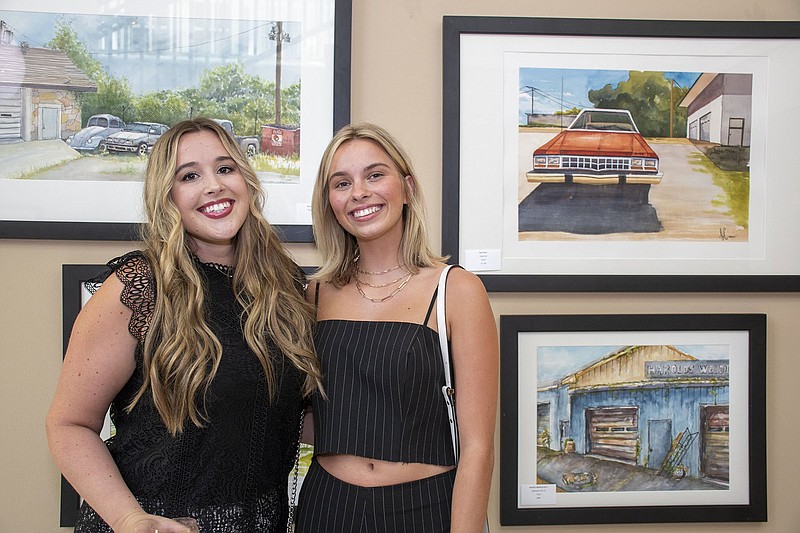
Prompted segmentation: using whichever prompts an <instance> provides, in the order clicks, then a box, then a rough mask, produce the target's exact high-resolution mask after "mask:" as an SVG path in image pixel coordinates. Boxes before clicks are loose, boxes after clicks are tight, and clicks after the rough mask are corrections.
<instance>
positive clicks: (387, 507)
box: [295, 457, 456, 533]
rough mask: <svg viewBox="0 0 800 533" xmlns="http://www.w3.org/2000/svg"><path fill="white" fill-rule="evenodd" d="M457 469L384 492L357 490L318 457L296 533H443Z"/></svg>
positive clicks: (305, 484) (300, 504) (302, 498)
mask: <svg viewBox="0 0 800 533" xmlns="http://www.w3.org/2000/svg"><path fill="white" fill-rule="evenodd" d="M455 478H456V470H455V469H453V470H450V471H448V472H444V473H442V474H437V475H435V476H431V477H428V478H424V479H419V480H416V481H409V482H408V483H400V484H398V485H389V486H386V487H359V486H358V485H351V484H350V483H346V482H344V481H342V480H341V479H338V478H336V477H334V476H332V475H331V474H329V473H328V472H327V471H326V470H325V469H324V468H322V467H321V466H320V465H319V463H317V459H316V457H315V458H314V459H313V460H312V461H311V467H310V468H309V470H308V474H306V477H305V479H304V480H303V487H302V490H301V491H300V500H299V502H298V509H297V512H298V514H297V526H296V528H295V532H296V533H322V532H324V533H408V532H414V533H445V532H448V531H450V506H451V503H452V498H453V484H454V483H455Z"/></svg>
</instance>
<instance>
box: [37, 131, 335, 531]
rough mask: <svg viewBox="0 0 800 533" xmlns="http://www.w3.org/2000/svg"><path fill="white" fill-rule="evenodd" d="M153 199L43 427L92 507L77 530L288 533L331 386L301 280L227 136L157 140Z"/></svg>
mask: <svg viewBox="0 0 800 533" xmlns="http://www.w3.org/2000/svg"><path fill="white" fill-rule="evenodd" d="M144 191H145V194H144V198H145V211H146V213H147V217H148V220H149V223H148V224H146V225H145V226H143V234H142V240H143V241H144V250H142V251H135V252H131V253H128V254H126V255H124V256H122V257H119V258H116V259H114V260H112V261H111V262H109V266H110V267H111V272H110V273H109V274H108V277H107V279H101V280H98V281H99V282H101V283H102V285H100V287H99V289H97V291H96V293H95V295H94V296H92V298H91V299H89V301H88V303H87V304H86V306H85V307H84V308H83V309H82V310H81V312H80V314H79V315H78V318H77V319H76V321H75V324H74V327H73V330H72V335H71V337H70V341H69V346H68V348H67V354H66V357H65V360H64V365H63V367H62V371H61V377H60V378H59V385H58V389H57V391H56V394H55V399H54V400H53V404H52V407H51V409H50V412H49V414H48V418H47V430H48V439H49V443H50V448H51V451H52V454H53V456H54V458H55V459H56V462H57V464H58V466H59V467H60V468H61V470H62V472H63V473H64V476H65V477H66V479H67V480H68V481H69V482H70V484H71V485H72V486H73V487H74V488H75V489H76V491H77V492H78V493H79V494H80V495H81V496H82V497H83V498H84V500H85V501H84V504H83V505H82V507H81V510H80V516H79V518H78V521H77V525H76V528H75V531H77V532H104V533H107V532H110V531H111V530H112V528H113V531H116V532H126V533H135V532H140V531H152V530H154V529H157V530H158V531H162V532H165V533H175V532H184V531H187V530H186V526H181V525H180V524H179V523H178V522H177V521H175V520H171V519H170V518H171V517H192V518H194V519H195V520H196V521H197V523H198V525H199V531H201V532H211V531H263V532H268V533H276V532H278V531H285V530H286V525H287V520H288V517H289V505H288V502H287V498H286V482H287V479H288V475H289V471H290V470H291V468H292V463H293V461H294V459H295V458H296V456H297V453H298V452H297V450H298V445H299V435H300V432H301V431H302V422H301V420H302V418H303V416H304V412H305V404H306V403H307V400H306V397H307V396H308V394H310V392H311V391H313V390H315V389H316V388H318V387H319V386H320V373H319V370H318V367H317V362H316V358H315V356H314V353H313V348H312V346H311V337H310V332H311V324H312V319H313V315H312V312H311V309H310V306H309V305H308V304H307V303H306V302H305V300H304V298H303V292H302V288H303V282H304V279H303V274H302V271H301V270H300V269H299V267H298V266H297V265H296V264H295V263H294V262H293V261H292V260H291V259H290V257H289V255H288V254H287V253H286V251H285V250H284V249H283V247H282V246H281V244H280V242H279V240H278V238H277V235H276V234H275V232H274V230H273V229H272V227H271V226H270V225H269V223H267V221H266V220H265V219H264V217H263V215H262V207H263V195H262V193H261V189H260V185H259V180H258V178H257V177H256V174H255V172H254V171H253V169H252V168H251V167H250V166H249V163H248V161H247V158H246V157H245V156H244V154H243V153H242V152H241V151H240V149H239V147H238V146H237V144H236V142H235V140H234V139H232V138H231V137H230V135H229V134H228V133H226V132H225V131H224V130H223V129H222V128H221V127H220V126H219V125H218V124H216V123H215V122H213V121H211V120H209V119H204V118H198V119H194V120H191V121H184V122H181V123H178V124H177V125H175V126H174V127H173V128H172V129H170V130H169V131H167V132H166V133H165V134H164V135H163V136H161V138H160V139H159V140H158V141H157V142H156V143H155V145H154V147H153V152H152V154H151V156H150V158H149V159H148V164H147V172H146V177H145V185H144ZM109 407H110V409H111V418H112V422H113V424H114V427H115V428H116V434H115V436H114V438H113V439H112V440H110V441H109V442H108V443H107V444H106V443H104V442H103V441H102V440H101V438H100V436H99V435H98V432H99V431H100V428H101V426H102V423H103V419H104V417H105V413H106V411H108V409H109Z"/></svg>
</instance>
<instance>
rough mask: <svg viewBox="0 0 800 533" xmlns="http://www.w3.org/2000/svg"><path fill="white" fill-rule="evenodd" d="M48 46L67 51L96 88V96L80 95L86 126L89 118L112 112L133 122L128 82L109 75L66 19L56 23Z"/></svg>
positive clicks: (83, 121)
mask: <svg viewBox="0 0 800 533" xmlns="http://www.w3.org/2000/svg"><path fill="white" fill-rule="evenodd" d="M45 46H46V47H48V48H50V49H52V50H60V51H62V52H64V53H65V54H66V55H67V57H69V58H70V60H72V62H73V63H75V65H76V66H77V67H78V68H79V69H81V70H82V71H83V72H84V73H85V74H86V75H87V76H88V77H89V78H90V79H91V80H92V81H93V82H94V83H95V84H96V85H97V92H96V93H79V94H78V95H77V99H78V103H79V104H80V107H81V122H82V125H83V126H85V125H86V121H87V120H89V117H91V116H92V115H96V114H99V113H111V114H113V115H116V116H119V117H120V118H122V119H123V120H131V118H132V114H133V108H132V105H131V99H132V97H133V95H132V93H131V88H130V84H129V83H128V80H127V79H125V78H119V79H117V78H114V77H112V76H110V75H108V74H107V73H106V72H105V71H104V70H103V66H102V65H101V64H100V62H99V61H97V60H96V59H94V58H93V57H92V54H91V52H89V50H88V49H87V48H86V45H85V44H83V42H82V41H81V40H80V39H79V38H78V32H77V31H75V28H73V27H72V24H71V23H69V22H67V21H63V20H60V21H58V22H56V27H55V32H54V35H53V38H52V39H51V40H50V41H49V42H48V43H47V44H46V45H45Z"/></svg>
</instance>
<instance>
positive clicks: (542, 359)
mask: <svg viewBox="0 0 800 533" xmlns="http://www.w3.org/2000/svg"><path fill="white" fill-rule="evenodd" d="M620 348H623V346H540V347H539V349H538V352H537V354H536V373H537V374H538V375H537V382H538V384H539V386H541V385H543V384H547V383H550V382H552V381H554V380H556V379H559V378H562V377H564V376H565V375H567V374H571V373H572V372H575V371H577V370H579V369H581V368H583V367H584V366H586V365H588V364H589V363H593V362H594V361H597V360H599V359H602V358H603V357H605V356H606V355H608V354H610V353H612V352H615V351H617V350H619V349H620ZM675 348H677V349H678V350H680V351H682V352H684V353H686V354H689V355H691V356H692V357H695V358H697V359H728V357H729V355H728V353H729V347H728V346H727V345H724V344H694V345H683V344H682V345H675Z"/></svg>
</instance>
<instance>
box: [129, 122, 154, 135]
mask: <svg viewBox="0 0 800 533" xmlns="http://www.w3.org/2000/svg"><path fill="white" fill-rule="evenodd" d="M125 129H126V130H128V131H138V132H140V133H147V132H149V131H150V125H149V124H142V123H141V122H134V123H133V124H128V125H127V126H126V127H125Z"/></svg>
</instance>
